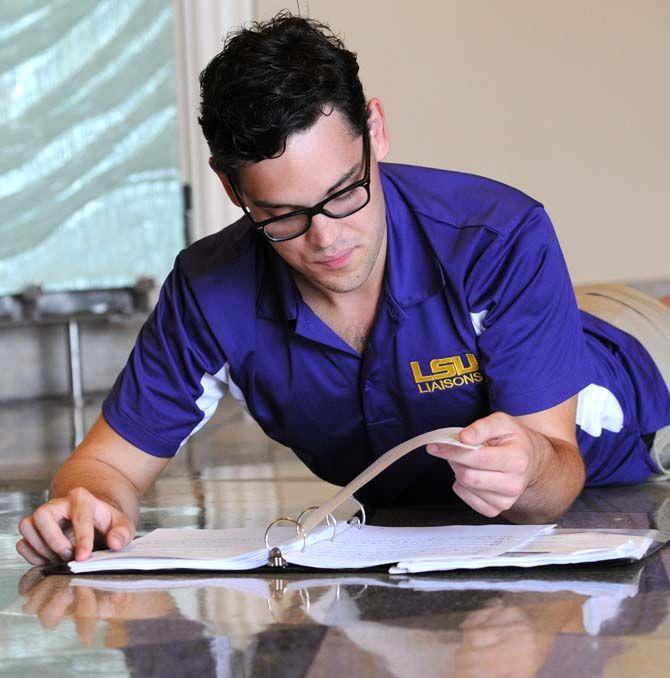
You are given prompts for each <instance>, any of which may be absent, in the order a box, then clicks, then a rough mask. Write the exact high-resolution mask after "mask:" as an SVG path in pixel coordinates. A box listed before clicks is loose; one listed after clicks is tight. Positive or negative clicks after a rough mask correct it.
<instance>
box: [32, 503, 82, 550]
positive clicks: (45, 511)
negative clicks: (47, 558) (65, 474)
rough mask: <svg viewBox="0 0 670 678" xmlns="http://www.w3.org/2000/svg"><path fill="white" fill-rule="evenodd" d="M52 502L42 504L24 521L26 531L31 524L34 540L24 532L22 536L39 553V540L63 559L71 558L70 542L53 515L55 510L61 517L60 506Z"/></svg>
mask: <svg viewBox="0 0 670 678" xmlns="http://www.w3.org/2000/svg"><path fill="white" fill-rule="evenodd" d="M54 504H55V502H54ZM54 504H52V503H50V502H47V503H46V504H43V505H42V506H40V507H39V508H38V509H37V510H36V511H35V512H34V513H33V515H32V516H31V517H30V518H28V520H27V521H26V522H27V525H26V528H27V530H28V531H30V527H31V526H32V527H33V528H34V533H33V535H32V536H33V537H34V540H33V539H29V538H28V537H27V535H26V534H24V536H26V538H28V540H29V541H30V544H31V546H32V547H33V548H34V549H36V550H38V551H40V553H42V551H41V550H40V549H39V545H40V542H42V543H44V544H45V546H47V547H48V548H49V550H50V551H51V552H52V553H57V554H58V556H60V557H61V558H62V559H63V560H66V561H67V560H71V559H72V544H71V543H70V540H69V539H68V538H67V537H66V536H65V534H64V533H63V530H62V529H61V526H60V525H59V523H58V520H57V519H56V517H55V516H54V513H55V512H57V515H58V517H59V518H60V517H61V515H62V513H61V507H60V506H58V505H54ZM38 533H39V534H38ZM42 555H44V553H42ZM52 559H53V558H52Z"/></svg>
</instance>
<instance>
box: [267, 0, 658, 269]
mask: <svg viewBox="0 0 670 678" xmlns="http://www.w3.org/2000/svg"><path fill="white" fill-rule="evenodd" d="M300 5H301V7H302V8H303V13H304V10H305V9H306V8H307V6H308V7H309V14H310V15H311V16H313V17H315V18H319V19H322V20H324V21H327V22H329V23H330V24H331V26H332V27H333V28H334V29H335V30H336V31H337V32H339V33H341V34H343V36H344V38H345V41H346V42H347V44H348V46H349V47H350V48H351V49H354V50H355V51H357V52H358V55H359V62H360V64H361V74H362V78H363V82H364V85H365V88H366V93H367V95H368V96H369V97H371V96H378V97H380V98H381V100H382V101H383V102H384V104H385V107H386V111H387V116H388V119H389V122H390V127H391V133H392V151H391V155H390V157H389V158H388V159H389V160H391V161H394V162H408V163H416V164H423V165H431V166H436V167H447V168H451V169H459V170H464V171H468V172H474V173H477V174H483V175H484V176H490V177H493V178H496V179H499V180H501V181H504V182H506V183H509V184H512V185H514V186H516V187H518V188H521V189H522V190H524V191H526V192H527V193H529V194H530V195H532V196H533V197H535V198H537V199H538V200H540V201H542V202H543V203H544V204H545V206H546V208H547V210H548V211H549V214H550V215H551V217H552V219H553V221H554V224H555V225H556V229H557V231H558V234H559V238H560V240H561V242H562V244H563V249H564V252H565V255H566V258H567V260H568V264H569V267H570V270H571V273H572V275H573V279H574V280H575V281H576V282H587V281H593V280H600V279H618V280H631V279H636V280H646V279H653V278H667V277H670V219H669V218H668V199H669V198H670V124H669V122H670V78H669V76H668V72H669V71H670V38H669V37H668V36H670V2H667V0H586V1H585V0H563V1H562V2H556V1H555V0H413V1H412V2H401V1H398V0H309V2H308V3H307V2H304V1H302V2H301V3H300ZM285 6H288V7H289V8H291V9H295V7H296V4H295V2H284V3H281V2H276V1H273V0H256V15H257V17H268V16H270V15H271V14H273V13H274V12H275V11H277V10H278V9H281V8H282V7H285Z"/></svg>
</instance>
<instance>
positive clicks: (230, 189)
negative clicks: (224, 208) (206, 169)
mask: <svg viewBox="0 0 670 678" xmlns="http://www.w3.org/2000/svg"><path fill="white" fill-rule="evenodd" d="M209 166H210V168H211V170H212V172H214V174H216V176H217V177H218V178H219V181H220V182H221V185H222V186H223V188H224V189H225V191H226V194H227V195H228V197H229V198H230V201H231V202H232V203H233V205H235V206H236V207H241V205H240V201H239V200H238V199H237V196H236V195H235V191H233V187H232V186H231V185H230V180H229V179H228V177H227V176H226V174H225V173H224V172H220V171H219V170H218V169H216V168H215V167H214V158H212V157H210V159H209Z"/></svg>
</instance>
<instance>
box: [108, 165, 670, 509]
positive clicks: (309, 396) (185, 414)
mask: <svg viewBox="0 0 670 678" xmlns="http://www.w3.org/2000/svg"><path fill="white" fill-rule="evenodd" d="M380 170H381V177H382V186H383V191H384V198H385V202H386V212H387V226H388V252H387V260H386V273H385V280H384V288H383V292H382V297H381V300H380V304H379V311H378V316H377V318H376V321H375V324H374V327H373V329H372V332H371V335H370V339H369V342H368V345H367V347H366V349H365V351H364V352H363V354H359V353H357V352H356V351H355V350H354V349H353V348H351V347H350V346H348V345H347V344H346V343H345V342H344V341H343V340H342V339H341V338H340V337H339V336H338V335H337V334H335V333H334V332H333V331H332V330H331V329H330V328H329V327H328V326H327V325H325V324H324V323H323V322H322V321H321V320H320V319H319V318H318V317H317V316H316V315H315V314H314V312H313V311H312V310H311V309H310V308H309V306H307V305H306V304H305V303H304V302H303V300H302V298H301V296H300V293H299V292H298V290H297V288H296V286H295V283H294V282H293V279H292V276H291V273H290V269H289V268H288V267H287V265H286V264H285V263H284V261H283V260H282V259H281V258H280V257H279V256H278V255H277V254H276V253H275V252H274V250H273V249H272V248H271V247H270V246H269V245H268V243H267V242H266V241H265V239H264V238H262V237H259V236H258V235H256V234H255V233H254V232H253V231H252V229H251V228H250V224H249V222H248V221H247V220H246V219H245V218H243V219H241V220H240V221H238V222H236V223H234V224H233V225H231V226H229V227H228V228H226V229H224V230H222V231H220V232H219V233H216V234H215V235H212V236H210V237H208V238H204V239H203V240H200V241H198V242H196V243H194V244H193V245H191V246H190V247H188V248H187V249H186V250H184V251H183V252H181V253H180V254H179V256H178V257H177V260H176V262H175V266H174V269H173V271H172V272H171V273H170V275H169V276H168V278H167V280H166V281H165V284H164V286H163V288H162V291H161V295H160V299H159V301H158V304H157V306H156V308H155V310H154V311H153V313H152V314H151V316H150V317H149V319H148V320H147V322H146V324H145V325H144V327H143V328H142V331H141V332H140V335H139V337H138V340H137V343H136V345H135V348H134V349H133V351H132V353H131V355H130V358H129V360H128V364H127V365H126V367H125V368H124V370H123V371H122V373H121V374H120V375H119V378H118V379H117V381H116V383H115V385H114V387H113V388H112V391H111V393H110V394H109V396H108V397H107V399H106V400H105V402H104V404H103V414H104V417H105V419H106V421H107V422H108V423H109V425H110V426H112V428H114V429H115V430H116V431H117V432H118V433H119V434H120V435H121V436H122V437H124V438H125V439H126V440H128V441H129V442H131V443H133V444H134V445H136V446H137V447H139V448H141V449H142V450H145V451H146V452H148V453H149V454H153V455H157V456H162V457H171V456H173V455H174V454H176V452H177V451H178V450H179V448H180V446H181V445H182V444H183V443H184V442H186V440H188V438H189V437H190V436H191V435H192V434H193V433H194V432H195V431H196V430H197V429H199V428H200V427H201V426H202V425H203V424H204V423H205V422H206V421H207V420H208V419H209V417H211V415H212V414H213V412H214V410H215V408H216V404H217V402H218V400H219V399H220V398H221V397H222V396H223V395H224V394H225V393H226V391H227V390H230V392H231V394H232V395H233V397H235V398H236V399H237V400H238V401H239V402H240V403H241V404H242V405H243V406H244V407H245V408H246V409H247V410H248V411H249V413H250V414H251V415H252V416H253V417H254V419H255V420H256V421H257V422H258V423H259V424H260V426H261V427H262V428H263V430H264V431H265V433H267V435H268V436H270V437H271V438H273V439H275V440H277V441H279V442H280V443H282V444H283V445H286V446H287V447H290V448H292V449H293V450H294V451H295V453H296V454H297V455H298V457H300V459H302V461H303V462H304V463H305V464H306V465H307V466H308V467H309V468H310V469H311V470H312V471H313V472H314V473H315V474H316V475H318V476H319V477H321V478H323V479H325V480H328V481H330V482H332V483H335V484H338V485H343V484H345V483H347V482H348V481H349V480H351V479H352V478H353V477H354V476H355V475H356V474H358V473H359V472H360V471H362V470H363V469H364V468H365V467H367V466H368V465H369V464H370V463H372V462H373V461H374V460H375V459H376V458H377V457H378V456H380V455H381V454H383V453H384V452H385V451H386V450H388V449H389V448H391V447H393V446H394V445H396V444H398V443H400V442H402V441H403V440H406V439H408V438H411V437H413V436H415V435H418V434H420V433H424V432H426V431H429V430H431V429H435V428H441V427H445V426H467V425H468V424H469V423H471V422H472V421H474V420H476V419H479V418H481V417H483V416H486V415H487V414H490V413H491V412H494V411H503V412H507V413H509V414H512V415H522V414H528V413H531V412H537V411H540V410H544V409H547V408H550V407H553V406H554V405H557V404H559V403H561V402H563V401H564V400H566V399H568V398H569V397H571V396H573V395H575V394H577V393H579V412H578V416H577V422H576V426H577V432H578V438H579V444H580V449H581V452H582V454H583V456H584V459H585V461H586V465H587V469H588V483H589V484H591V485H598V484H605V483H627V482H637V481H641V480H643V479H645V478H646V477H648V476H649V475H650V474H651V473H653V472H655V471H656V468H655V466H654V464H653V462H652V461H651V459H650V457H649V454H648V452H647V450H646V447H645V446H644V444H643V442H642V439H641V436H642V435H643V434H645V433H650V432H653V431H656V430H658V429H660V428H662V427H663V426H664V425H667V424H670V394H668V389H667V388H666V387H665V384H664V383H663V380H662V378H661V375H660V374H659V372H658V369H657V368H656V367H655V366H654V364H653V363H652V361H651V359H650V358H649V355H648V354H647V352H646V351H645V350H644V349H643V348H642V346H641V345H640V344H639V343H638V342H637V341H636V340H635V339H633V338H632V337H630V336H629V335H627V334H625V333H623V332H621V331H619V330H617V329H615V328H614V327H612V326H610V325H608V324H607V323H604V322H602V321H600V320H598V319H596V318H594V317H592V316H590V315H588V314H584V313H580V312H579V311H578V309H577V307H576V305H575V299H574V294H573V291H572V286H571V283H570V279H569V277H568V272H567V269H566V266H565V262H564V259H563V255H562V253H561V250H560V247H559V244H558V241H557V239H556V235H555V233H554V229H553V227H552V224H551V222H550V220H549V217H548V216H547V214H546V212H545V211H544V209H543V207H542V205H541V204H540V203H538V202H537V201H535V200H533V199H532V198H529V197H528V196H527V195H525V194H523V193H521V192H520V191H518V190H515V189H513V188H510V187H508V186H505V185H503V184H500V183H498V182H495V181H491V180H489V179H484V178H482V177H477V176H473V175H467V174H462V173H458V172H449V171H443V170H435V169H427V168H421V167H411V166H406V165H395V164H387V163H382V164H380ZM452 482H453V474H452V472H451V469H450V467H449V465H448V464H447V463H446V462H444V461H443V460H441V459H438V458H435V457H433V456H431V455H429V454H427V453H426V452H425V450H417V451H415V452H413V453H411V454H410V455H408V456H407V457H405V458H404V459H402V460H400V461H399V462H396V464H394V465H392V466H391V467H390V468H389V469H387V471H385V472H384V473H383V474H382V475H381V476H379V477H378V478H377V479H375V480H374V481H373V482H371V483H370V484H369V485H368V486H366V487H365V488H363V490H361V491H360V493H359V494H358V496H359V499H361V501H364V502H368V503H372V504H388V503H405V502H410V503H416V502H419V503H431V504H435V503H439V502H441V501H446V500H447V498H448V497H449V495H450V494H451V484H452Z"/></svg>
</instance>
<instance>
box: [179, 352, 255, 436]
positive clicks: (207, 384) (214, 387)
mask: <svg viewBox="0 0 670 678" xmlns="http://www.w3.org/2000/svg"><path fill="white" fill-rule="evenodd" d="M200 385H201V386H202V393H201V394H200V397H199V398H198V399H197V400H196V401H195V404H196V406H197V407H198V409H199V410H200V411H201V412H202V413H203V415H204V416H203V418H202V420H201V421H199V422H198V424H197V426H195V427H194V428H193V430H192V431H191V432H190V433H189V434H188V435H187V436H186V438H184V440H182V441H181V444H180V445H179V447H182V446H183V445H184V443H186V441H187V440H188V439H189V438H190V437H191V436H192V435H195V434H196V433H197V432H198V431H199V430H200V429H201V428H202V427H203V426H205V424H207V422H208V421H209V420H210V419H211V418H212V416H213V415H214V412H216V408H217V407H218V405H219V401H220V400H221V398H223V396H225V395H226V392H227V391H230V395H231V396H232V397H233V399H234V400H235V401H236V402H237V403H239V405H241V406H242V408H243V409H244V410H245V411H246V412H247V413H248V412H249V408H248V407H247V402H246V400H245V398H244V394H243V393H242V391H241V390H240V388H239V386H238V385H237V384H236V383H235V382H234V381H233V380H232V379H231V378H230V365H229V364H228V363H225V364H224V366H223V367H222V368H221V369H220V370H219V371H218V372H217V373H216V374H209V373H208V372H205V374H203V375H202V379H200Z"/></svg>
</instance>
